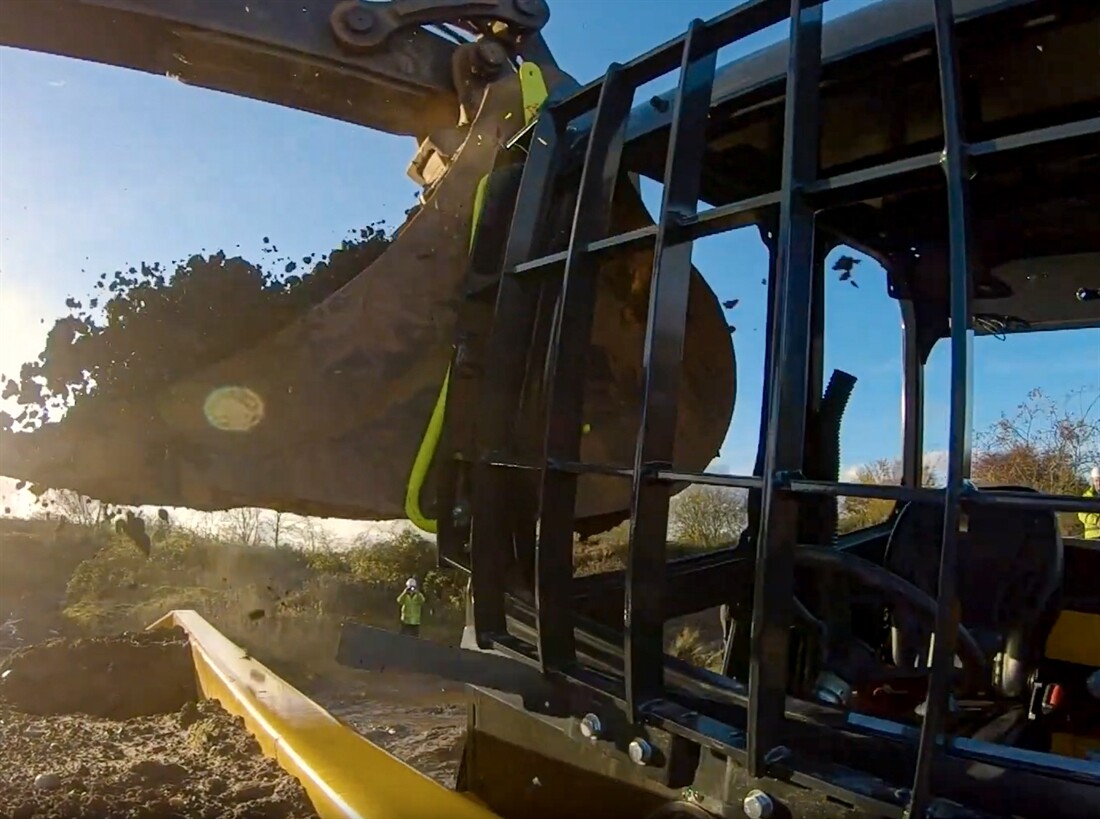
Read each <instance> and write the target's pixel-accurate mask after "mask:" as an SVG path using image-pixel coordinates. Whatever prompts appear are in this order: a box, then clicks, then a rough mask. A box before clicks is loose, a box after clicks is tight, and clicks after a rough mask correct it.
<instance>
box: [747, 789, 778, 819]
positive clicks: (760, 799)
mask: <svg viewBox="0 0 1100 819" xmlns="http://www.w3.org/2000/svg"><path fill="white" fill-rule="evenodd" d="M741 808H742V809H743V810H744V811H745V816H747V817H749V819H768V817H769V816H771V815H772V814H773V813H774V812H775V802H773V801H772V798H771V797H770V796H768V795H767V794H766V793H764V792H763V791H758V790H756V791H749V792H748V794H747V795H746V796H745V801H744V802H743V803H742V804H741Z"/></svg>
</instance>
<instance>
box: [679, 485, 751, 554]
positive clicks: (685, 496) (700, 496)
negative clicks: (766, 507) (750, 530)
mask: <svg viewBox="0 0 1100 819" xmlns="http://www.w3.org/2000/svg"><path fill="white" fill-rule="evenodd" d="M668 519H669V534H670V535H671V537H672V538H673V539H675V540H677V541H680V542H681V543H687V544H691V545H695V546H707V547H714V546H720V545H722V544H727V543H732V542H733V541H736V540H737V539H738V538H739V537H740V536H741V532H742V530H743V529H744V528H745V526H746V524H747V523H748V515H747V513H746V509H745V499H744V497H743V495H742V493H740V492H736V491H734V490H730V489H725V488H723V487H720V486H698V485H696V486H690V487H688V488H687V489H685V490H684V491H683V492H681V493H680V494H679V495H677V496H676V497H674V498H673V499H672V503H671V504H670V505H669V512H668Z"/></svg>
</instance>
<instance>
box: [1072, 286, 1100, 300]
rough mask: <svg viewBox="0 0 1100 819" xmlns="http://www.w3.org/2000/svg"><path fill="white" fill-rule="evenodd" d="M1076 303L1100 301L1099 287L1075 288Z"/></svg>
mask: <svg viewBox="0 0 1100 819" xmlns="http://www.w3.org/2000/svg"><path fill="white" fill-rule="evenodd" d="M1077 301H1100V287H1079V288H1077Z"/></svg>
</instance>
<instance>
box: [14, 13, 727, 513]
mask: <svg viewBox="0 0 1100 819" xmlns="http://www.w3.org/2000/svg"><path fill="white" fill-rule="evenodd" d="M548 18H549V11H548V10H547V7H546V4H545V3H544V2H543V0H464V1H463V0H434V1H432V2H423V1H422V0H394V2H360V1H359V0H297V1H296V2H293V3H288V2H285V1H284V0H247V2H234V3H229V2H222V1H221V0H181V1H180V2H174V3H167V4H166V3H162V2H157V1H156V0H0V45H5V46H11V47H16V48H23V49H30V50H35V51H41V52H46V53H52V54H58V55H63V56H70V57H76V58H80V59H87V60H92V61H96V62H101V63H106V64H111V65H116V66H121V67H125V68H130V69H137V70H141V71H147V72H151V73H156V74H170V75H172V76H174V77H177V78H178V79H180V80H181V81H183V82H186V83H188V84H193V85H198V86H203V87H207V88H212V89H217V90H221V91H225V92H229V93H233V94H237V95H241V96H247V97H252V98H256V99H260V100H265V101H268V102H271V103H274V104H278V105H284V106H288V107H293V108H297V109H301V110H305V111H310V112H313V113H317V114H321V115H323V116H327V117H333V118H337V119H342V120H345V121H349V122H353V123H356V124H360V125H364V126H366V127H369V128H373V129H377V130H382V131H387V132H389V133H395V134H402V135H409V136H412V137H415V138H416V139H417V140H418V142H419V149H418V150H417V152H416V155H415V158H414V160H413V162H412V163H411V165H410V169H409V174H410V176H412V177H413V179H415V180H416V181H417V182H419V183H420V184H421V185H422V186H423V188H424V191H423V193H422V196H421V201H422V207H420V208H419V209H418V210H417V211H416V212H415V214H414V215H412V216H411V218H409V219H408V221H406V223H405V224H404V225H403V226H402V227H401V228H400V230H399V231H398V233H397V235H396V237H395V239H394V241H393V242H392V244H391V245H390V246H389V247H388V248H387V249H386V251H385V252H384V253H383V254H382V255H381V256H380V257H379V258H378V259H377V260H376V261H374V262H373V263H372V264H371V265H370V266H369V267H368V268H367V269H366V270H364V271H363V272H362V273H360V274H359V275H358V276H356V277H355V278H353V279H352V280H351V281H350V282H348V283H347V284H346V285H345V286H344V287H342V288H341V289H340V290H338V291H337V292H335V293H334V294H333V295H332V296H330V297H329V298H327V299H326V300H324V301H323V302H321V303H320V304H318V305H316V306H315V307H313V308H312V309H310V310H309V311H307V312H306V313H305V314H304V315H302V316H301V317H299V318H298V319H297V320H295V321H293V322H292V323H291V324H289V325H287V326H285V327H283V328H281V329H279V330H277V331H275V332H273V333H272V334H271V335H270V336H268V337H267V338H265V339H263V340H262V341H261V342H260V343H258V344H256V345H255V346H253V347H251V348H249V349H242V350H239V351H238V352H236V353H235V354H233V355H231V356H229V357H228V358H226V359H224V360H222V361H219V362H217V363H215V364H214V365H213V366H210V367H208V368H206V369H203V370H200V371H198V372H196V373H193V374H192V375H190V376H189V377H187V378H185V379H183V380H182V381H180V382H177V383H175V384H172V385H171V386H170V387H169V388H167V389H165V390H164V391H163V392H162V393H161V394H160V395H156V396H150V397H149V398H148V399H147V400H146V401H145V402H143V403H142V405H140V406H138V405H137V404H136V403H134V402H133V401H117V402H113V403H112V402H109V401H104V402H101V406H98V407H96V411H95V412H94V413H83V414H77V413H73V414H71V415H70V416H67V417H66V418H64V419H62V420H61V421H59V422H56V423H51V424H47V425H45V426H44V427H42V428H40V429H38V430H36V431H35V432H31V433H12V432H2V433H0V435H2V436H3V438H2V440H0V474H4V475H8V476H11V477H18V478H23V479H27V480H31V481H34V482H35V483H37V484H40V485H45V486H52V487H59V488H68V489H73V490H76V491H79V492H81V493H83V494H86V495H89V496H92V497H96V498H99V499H102V500H106V501H108V502H112V503H116V504H159V505H164V506H177V507H190V508H195V509H207V510H215V509H226V508H233V507H237V506H260V507H267V508H273V509H278V510H281V511H286V512H293V513H298V514H306V515H319V516H331V517H345V518H353V519H371V520H384V519H398V518H406V517H410V516H411V517H414V518H418V517H423V515H424V514H428V512H425V513H421V512H420V511H419V510H420V509H421V507H422V506H423V508H424V509H427V510H429V512H430V511H431V510H432V507H433V503H434V497H433V492H434V489H433V484H432V482H431V481H428V482H427V483H426V484H425V485H424V486H423V487H421V486H420V484H419V483H418V481H420V480H422V479H423V477H424V473H425V470H426V463H425V462H426V460H429V461H430V456H431V454H432V447H431V446H427V447H426V440H425V438H426V434H427V436H428V439H429V440H428V442H427V443H430V442H431V440H434V438H433V427H434V428H436V429H435V431H438V429H437V427H438V421H439V418H440V415H441V413H442V412H444V411H445V407H446V393H445V391H444V393H443V394H442V395H441V386H443V385H444V384H445V379H446V377H447V374H448V372H449V371H450V366H451V361H452V356H453V350H454V345H455V335H456V330H457V327H458V317H459V315H460V312H461V308H462V305H463V303H464V301H465V300H466V292H467V289H468V288H467V284H468V276H469V275H471V274H477V275H480V277H481V279H482V280H484V277H485V275H486V272H485V271H469V270H468V268H469V266H470V262H469V252H470V242H471V238H470V237H471V235H472V232H473V230H474V228H475V226H476V218H475V211H477V210H480V209H482V208H486V207H487V203H485V202H482V201H480V199H479V192H481V193H484V191H485V190H486V189H487V186H486V180H487V179H489V177H490V175H491V174H492V173H493V172H494V169H495V168H497V167H498V166H499V164H500V155H501V146H503V145H505V144H506V143H508V141H509V140H511V139H512V138H513V137H514V136H515V135H516V134H517V133H518V132H519V131H520V129H521V128H522V127H523V125H524V123H525V121H526V120H527V119H528V118H529V115H530V114H531V110H530V109H531V100H530V88H529V87H528V89H527V91H528V93H527V96H526V98H525V93H524V82H523V80H522V78H521V75H523V72H522V71H520V70H519V68H518V67H519V66H520V65H521V63H522V65H524V66H526V69H524V70H525V71H526V72H527V74H526V76H528V79H530V77H531V76H534V75H537V77H538V79H539V80H540V81H541V83H543V84H544V85H545V88H546V89H547V90H548V91H550V92H551V93H553V91H554V90H555V89H556V88H569V87H572V86H575V82H574V81H573V80H572V78H570V77H569V76H568V75H566V74H564V73H563V72H562V71H561V70H560V69H559V68H558V67H557V66H556V65H555V63H554V60H553V58H552V56H551V55H550V52H549V50H548V49H547V47H546V45H545V43H544V42H543V40H542V37H541V35H540V34H539V31H540V30H541V28H542V27H543V26H544V25H545V24H546V21H547V19H548ZM426 26H435V27H447V28H442V29H441V30H443V31H444V32H445V33H447V31H448V28H449V31H450V33H453V32H454V31H456V30H457V31H461V32H463V33H464V35H465V36H464V37H454V38H453V39H450V38H449V37H448V36H444V35H443V34H439V33H436V31H433V30H432V29H430V28H426ZM538 101H541V100H538ZM488 187H492V186H488ZM619 191H620V193H619V194H617V196H616V203H615V211H616V213H615V219H614V221H615V223H616V224H615V225H614V226H613V228H614V230H615V232H622V231H623V230H628V229H631V228H635V227H643V226H645V225H649V224H652V220H651V219H650V217H649V215H648V213H647V212H646V210H645V208H644V206H643V205H642V202H641V198H640V194H639V192H638V190H637V188H636V187H634V186H633V185H631V184H627V180H626V178H625V177H624V180H623V183H622V184H620V185H619ZM475 203H476V204H475ZM496 204H497V208H496V210H497V211H499V210H500V207H499V204H500V203H496ZM557 204H558V203H555V206H557ZM560 204H561V208H560V209H561V210H562V212H563V213H566V212H567V211H568V209H569V208H570V206H571V201H570V197H569V196H568V195H564V196H563V201H562V202H561V203H560ZM566 215H568V214H566ZM565 221H566V223H567V221H568V219H566V220H565ZM507 227H508V226H507V224H494V225H493V226H492V231H491V232H489V240H490V241H492V240H494V239H495V240H496V241H499V242H501V243H503V242H504V241H505V238H506V235H507ZM483 233H484V231H483ZM652 255H653V254H652V248H646V247H641V248H636V249H631V250H629V251H627V252H625V253H623V254H620V255H616V256H613V257H612V256H609V257H608V260H607V262H606V263H604V264H603V265H602V267H601V270H600V289H599V298H598V302H597V307H596V330H595V332H594V335H593V354H592V356H591V366H590V367H589V373H590V374H589V376H588V387H587V390H586V400H585V413H586V415H585V417H586V419H588V428H589V429H590V432H589V434H587V435H586V436H585V438H584V445H583V448H582V450H583V451H582V457H583V459H584V460H587V461H595V462H605V463H607V462H610V463H615V462H621V463H624V464H628V463H630V462H631V461H632V457H633V449H634V442H635V436H636V432H637V424H638V422H639V418H638V400H639V395H640V389H641V380H642V374H643V373H642V348H643V339H644V332H645V318H646V305H647V300H648V281H649V277H650V275H651V269H652ZM498 273H499V271H489V273H488V275H489V279H490V281H491V280H492V279H493V277H494V276H495V275H497V274H498ZM689 313H690V314H691V322H692V323H691V326H690V328H689V329H690V332H689V335H688V339H687V342H686V345H685V362H686V367H685V372H684V382H683V389H682V392H681V395H682V397H681V410H680V418H681V422H680V429H679V439H678V444H679V455H680V457H682V466H683V467H684V468H685V469H699V468H703V467H705V466H706V464H707V463H709V461H710V460H711V459H712V458H713V457H714V455H715V453H716V452H717V450H718V448H719V446H720V445H721V441H722V439H723V437H724V436H725V433H726V428H727V426H728V423H729V419H730V415H731V413H732V407H733V398H734V382H735V372H734V359H733V350H732V345H731V344H730V340H729V334H728V330H727V327H726V324H725V321H724V318H723V315H722V311H721V308H720V305H719V304H718V302H717V299H716V298H715V296H714V294H713V293H712V292H711V291H710V289H709V288H708V287H707V285H706V284H705V283H704V282H703V280H702V278H701V277H700V276H699V275H698V273H696V274H695V278H694V280H693V287H692V294H691V303H690V305H689ZM242 414H243V415H245V416H247V417H249V418H250V419H251V420H250V421H249V422H248V423H247V424H245V426H244V427H237V428H228V427H227V426H226V424H224V423H219V422H218V419H219V418H222V419H224V418H229V417H237V418H239V417H241V416H242ZM433 414H434V416H435V421H436V423H435V424H432V425H431V426H430V424H431V420H432V418H433ZM93 418H94V422H93V421H92V420H91V419H93ZM426 431H427V433H426ZM414 464H415V466H414ZM410 482H413V484H414V489H415V490H416V491H414V492H411V493H410V491H409V487H410ZM410 495H411V496H412V497H409V496H410ZM418 501H423V504H421V503H420V502H418ZM629 503H630V486H629V482H623V481H621V480H618V479H608V478H601V477H597V476H591V477H586V478H585V479H583V480H582V481H581V486H580V491H579V496H578V501H577V510H576V511H577V516H578V526H579V527H582V526H583V521H584V520H585V519H588V520H589V521H596V520H598V521H601V522H602V521H611V522H613V519H614V518H615V516H616V515H619V516H621V515H625V513H626V511H627V510H628V509H629ZM410 509H415V510H417V514H415V515H413V514H411V513H410ZM608 516H611V518H609V517H608ZM417 522H418V523H420V525H422V526H424V525H426V523H430V521H427V520H426V518H425V519H424V520H418V521H417Z"/></svg>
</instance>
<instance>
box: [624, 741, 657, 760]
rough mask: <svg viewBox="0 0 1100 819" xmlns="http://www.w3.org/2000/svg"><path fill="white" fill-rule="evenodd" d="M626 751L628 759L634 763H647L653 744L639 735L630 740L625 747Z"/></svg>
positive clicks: (651, 755) (650, 756)
mask: <svg viewBox="0 0 1100 819" xmlns="http://www.w3.org/2000/svg"><path fill="white" fill-rule="evenodd" d="M626 752H627V754H629V755H630V761H631V762H633V763H634V764H635V765H648V764H649V760H651V759H652V758H653V746H652V745H650V744H649V743H648V742H646V741H645V740H644V739H641V738H640V737H639V738H638V739H635V740H631V742H630V744H629V745H628V746H627V747H626Z"/></svg>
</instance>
